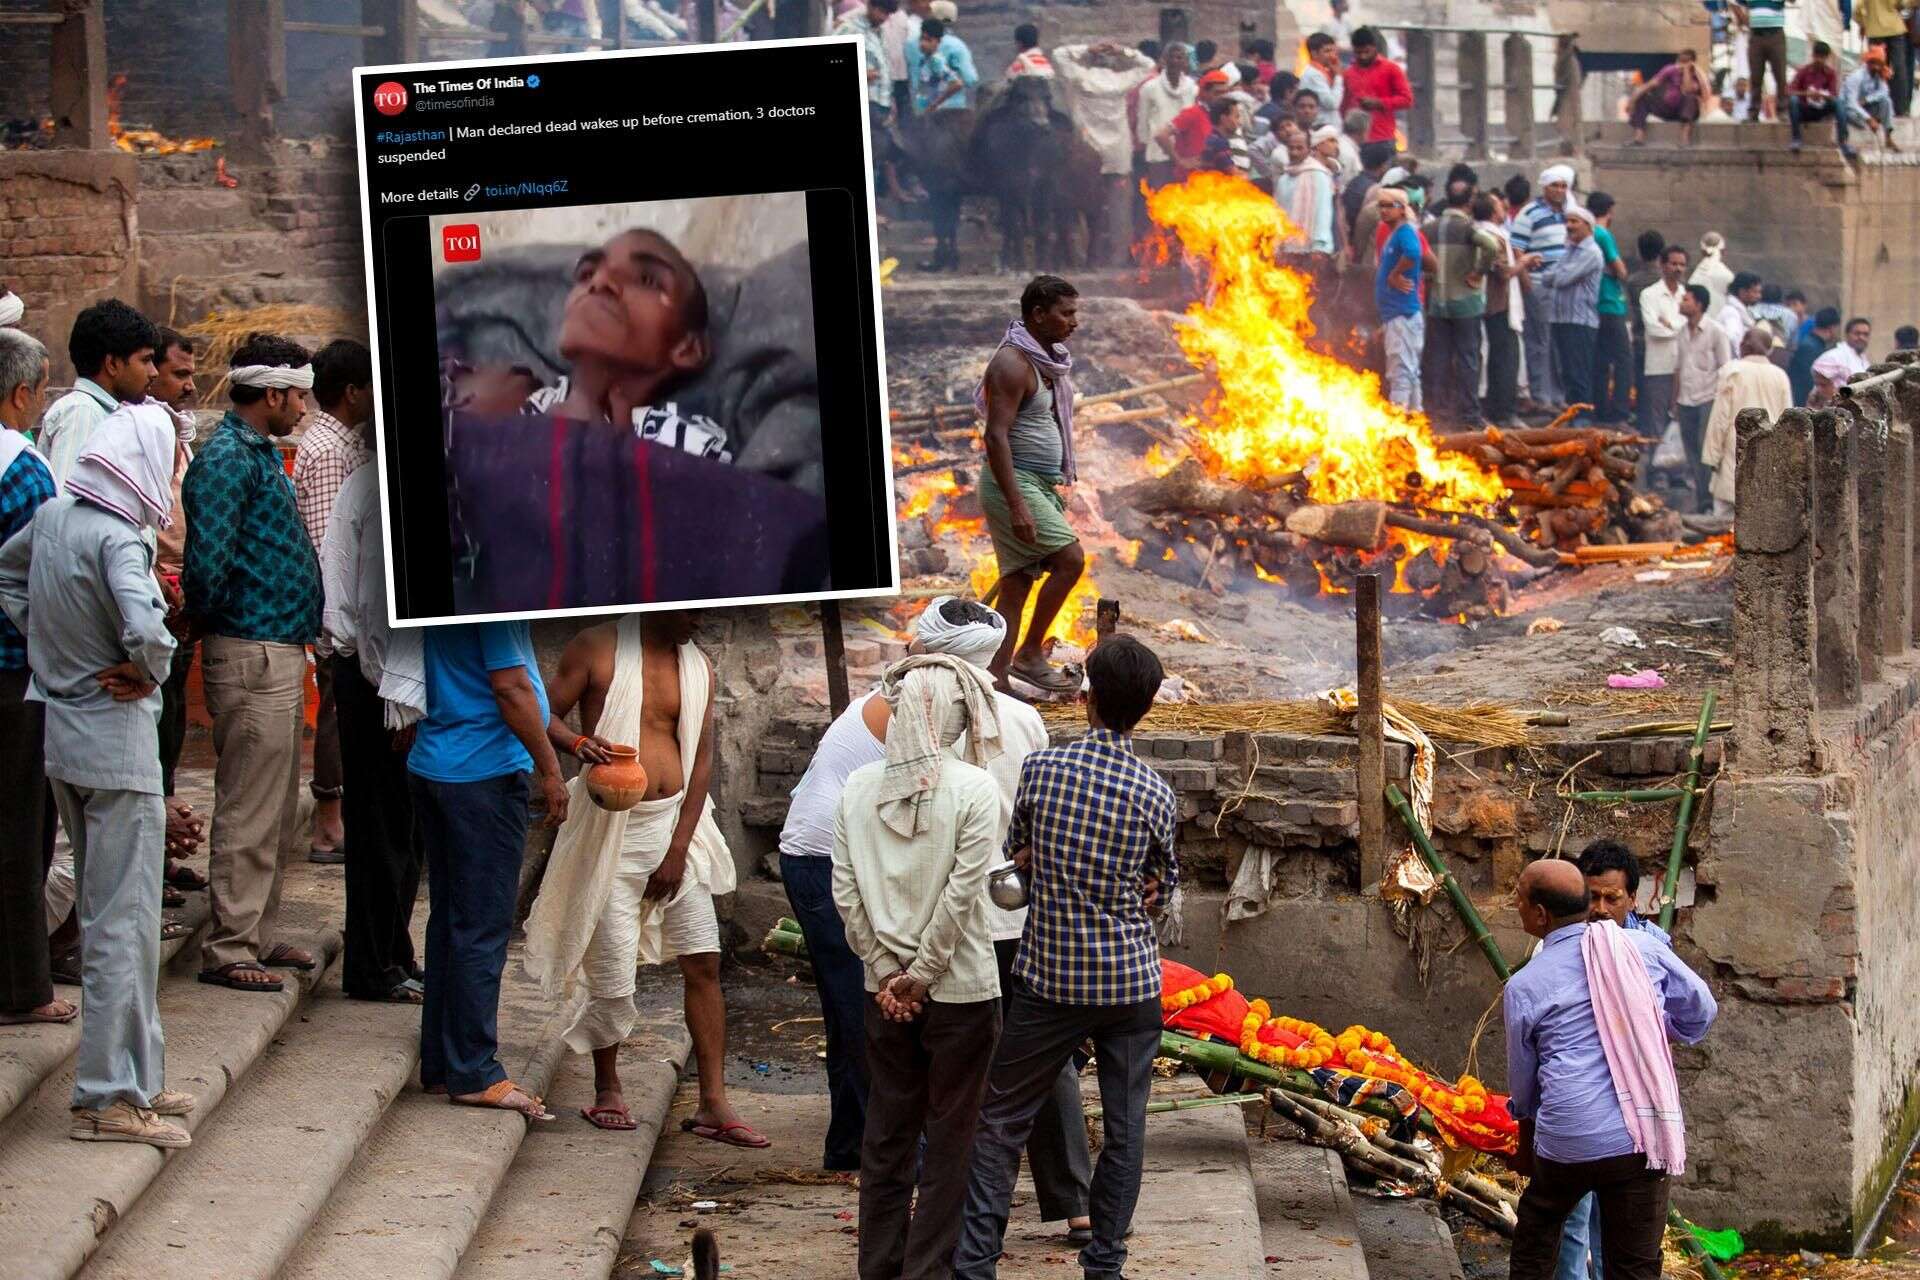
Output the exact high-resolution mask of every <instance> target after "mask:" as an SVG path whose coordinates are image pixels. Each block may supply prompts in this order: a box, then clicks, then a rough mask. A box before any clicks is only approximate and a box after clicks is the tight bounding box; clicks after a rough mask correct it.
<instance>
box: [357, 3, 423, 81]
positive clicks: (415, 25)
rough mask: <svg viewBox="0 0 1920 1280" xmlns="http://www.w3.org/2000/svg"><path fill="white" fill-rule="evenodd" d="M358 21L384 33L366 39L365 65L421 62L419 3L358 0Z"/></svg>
mask: <svg viewBox="0 0 1920 1280" xmlns="http://www.w3.org/2000/svg"><path fill="white" fill-rule="evenodd" d="M360 21H361V22H363V23H365V24H366V25H367V26H369V27H379V28H380V29H381V30H382V31H384V32H386V34H385V35H381V36H371V37H368V38H367V40H366V55H365V56H366V59H367V65H369V66H380V65H382V64H395V63H402V62H418V61H420V0H360Z"/></svg>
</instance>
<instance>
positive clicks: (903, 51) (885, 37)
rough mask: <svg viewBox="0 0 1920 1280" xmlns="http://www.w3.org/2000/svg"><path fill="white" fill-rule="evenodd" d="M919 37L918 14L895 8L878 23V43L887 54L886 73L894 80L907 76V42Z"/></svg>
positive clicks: (903, 78)
mask: <svg viewBox="0 0 1920 1280" xmlns="http://www.w3.org/2000/svg"><path fill="white" fill-rule="evenodd" d="M919 38H920V19H919V17H918V15H916V14H911V13H908V12H907V11H906V10H905V9H895V10H894V11H893V12H892V13H890V14H888V15H887V20H886V21H885V22H883V23H881V24H880V44H881V46H882V47H883V48H884V49H885V50H886V54H887V75H888V76H890V77H892V78H893V79H895V80H905V79H906V78H907V44H908V42H910V41H915V40H918V39H919Z"/></svg>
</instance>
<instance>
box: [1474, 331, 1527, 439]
mask: <svg viewBox="0 0 1920 1280" xmlns="http://www.w3.org/2000/svg"><path fill="white" fill-rule="evenodd" d="M1480 324H1481V328H1483V329H1484V330H1485V331H1486V335H1487V399H1486V403H1484V404H1482V405H1481V406H1480V411H1481V413H1482V414H1484V415H1485V417H1486V419H1487V421H1488V422H1491V423H1494V424H1495V425H1499V426H1504V425H1505V424H1506V423H1507V422H1508V421H1509V420H1510V419H1512V417H1513V413H1514V405H1515V404H1516V403H1517V402H1518V401H1519V398H1520V335H1519V334H1517V333H1515V332H1514V331H1513V325H1512V323H1511V322H1510V321H1509V320H1508V319H1507V313H1506V312H1504V311H1496V312H1494V313H1493V314H1491V315H1485V316H1481V317H1480Z"/></svg>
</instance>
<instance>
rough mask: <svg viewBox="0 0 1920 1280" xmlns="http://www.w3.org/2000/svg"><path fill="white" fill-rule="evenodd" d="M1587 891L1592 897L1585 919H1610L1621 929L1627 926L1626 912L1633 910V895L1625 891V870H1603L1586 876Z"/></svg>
mask: <svg viewBox="0 0 1920 1280" xmlns="http://www.w3.org/2000/svg"><path fill="white" fill-rule="evenodd" d="M1587 893H1588V894H1589V895H1591V898H1592V903H1591V905H1590V906H1589V907H1588V908H1587V919H1589V920H1611V921H1613V922H1614V923H1615V924H1617V925H1619V926H1620V927H1621V928H1623V929H1624V928H1626V927H1627V912H1629V911H1631V910H1633V895H1632V894H1631V893H1629V892H1627V873H1626V872H1624V871H1603V872H1601V873H1600V874H1599V875H1597V876H1588V877H1587Z"/></svg>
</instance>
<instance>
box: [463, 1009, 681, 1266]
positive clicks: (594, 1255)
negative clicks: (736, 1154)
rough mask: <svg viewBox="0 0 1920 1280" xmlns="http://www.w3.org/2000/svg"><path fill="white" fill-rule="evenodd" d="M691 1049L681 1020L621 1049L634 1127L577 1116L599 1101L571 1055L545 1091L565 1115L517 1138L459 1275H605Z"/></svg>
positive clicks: (584, 1068)
mask: <svg viewBox="0 0 1920 1280" xmlns="http://www.w3.org/2000/svg"><path fill="white" fill-rule="evenodd" d="M691 1047H692V1046H691V1042H690V1041H689V1040H688V1039H687V1033H686V1029H685V1027H684V1025H682V1024H681V1023H679V1022H678V1021H676V1022H674V1023H671V1024H667V1025H662V1026H658V1027H655V1028H648V1029H643V1030H640V1031H638V1032H636V1033H635V1035H634V1036H632V1037H629V1038H628V1040H627V1042H626V1044H625V1045H623V1046H622V1048H621V1052H620V1083H621V1085H622V1086H623V1088H624V1090H625V1094H626V1101H627V1109H628V1111H629V1112H631V1113H632V1115H633V1119H634V1123H635V1124H637V1125H639V1126H640V1127H639V1128H638V1129H637V1130H634V1131H632V1132H627V1133H616V1132H611V1131H608V1130H603V1129H596V1128H594V1127H593V1126H592V1125H590V1124H588V1123H587V1122H586V1121H585V1120H584V1119H582V1118H581V1117H580V1108H582V1107H586V1106H591V1105H592V1103H593V1098H594V1092H593V1063H592V1061H591V1060H590V1059H588V1058H587V1057H585V1056H583V1055H579V1054H568V1055H567V1058H566V1061H565V1062H564V1063H563V1064H562V1066H561V1068H560V1071H559V1074H558V1075H557V1076H556V1077H555V1080H554V1083H553V1086H552V1088H550V1089H549V1090H548V1093H547V1106H548V1107H549V1108H550V1109H552V1110H553V1111H556V1112H558V1113H559V1115H560V1120H559V1122H558V1123H556V1124H552V1125H545V1126H541V1127H538V1128H535V1129H533V1130H531V1131H530V1132H529V1133H528V1134H527V1140H526V1141H525V1142H523V1143H521V1144H520V1151H519V1154H517V1155H516V1156H514V1158H513V1165H512V1167H511V1168H509V1169H508V1170H507V1177H506V1181H505V1182H503V1183H501V1184H500V1189H499V1190H498V1191H496V1192H495V1193H494V1196H493V1203H492V1204H490V1205H489V1206H488V1207H487V1216H486V1218H485V1219H484V1220H483V1221H482V1222H481V1223H480V1229H479V1231H477V1232H475V1233H474V1237H473V1241H472V1243H470V1244H469V1245H468V1246H467V1251H466V1253H465V1255H464V1256H462V1258H461V1259H460V1267H459V1269H458V1270H457V1271H455V1272H454V1280H525V1277H528V1276H540V1277H543V1280H562V1278H564V1280H606V1277H607V1276H609V1275H611V1274H612V1273H613V1267H614V1263H615V1261H616V1260H617V1259H618V1257H619V1253H620V1238H621V1228H622V1227H623V1226H624V1225H625V1223H626V1221H627V1218H628V1217H629V1216H630V1215H631V1214H632V1213H633V1206H634V1201H635V1200H637V1199H638V1198H639V1195H640V1184H641V1183H642V1182H643V1181H645V1179H646V1176H647V1164H648V1162H649V1161H650V1160H651V1159H652V1158H653V1150H654V1144H655V1143H656V1142H657V1141H658V1140H659V1137H660V1131H661V1128H662V1127H663V1126H664V1125H665V1123H666V1120H667V1114H668V1111H669V1109H670V1108H671V1107H672V1105H673V1095H674V1090H675V1089H676V1088H677V1087H678V1085H679V1082H680V1072H681V1071H682V1070H683V1069H684V1068H685V1066H686V1063H687V1053H688V1050H689V1049H690V1048H691Z"/></svg>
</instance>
